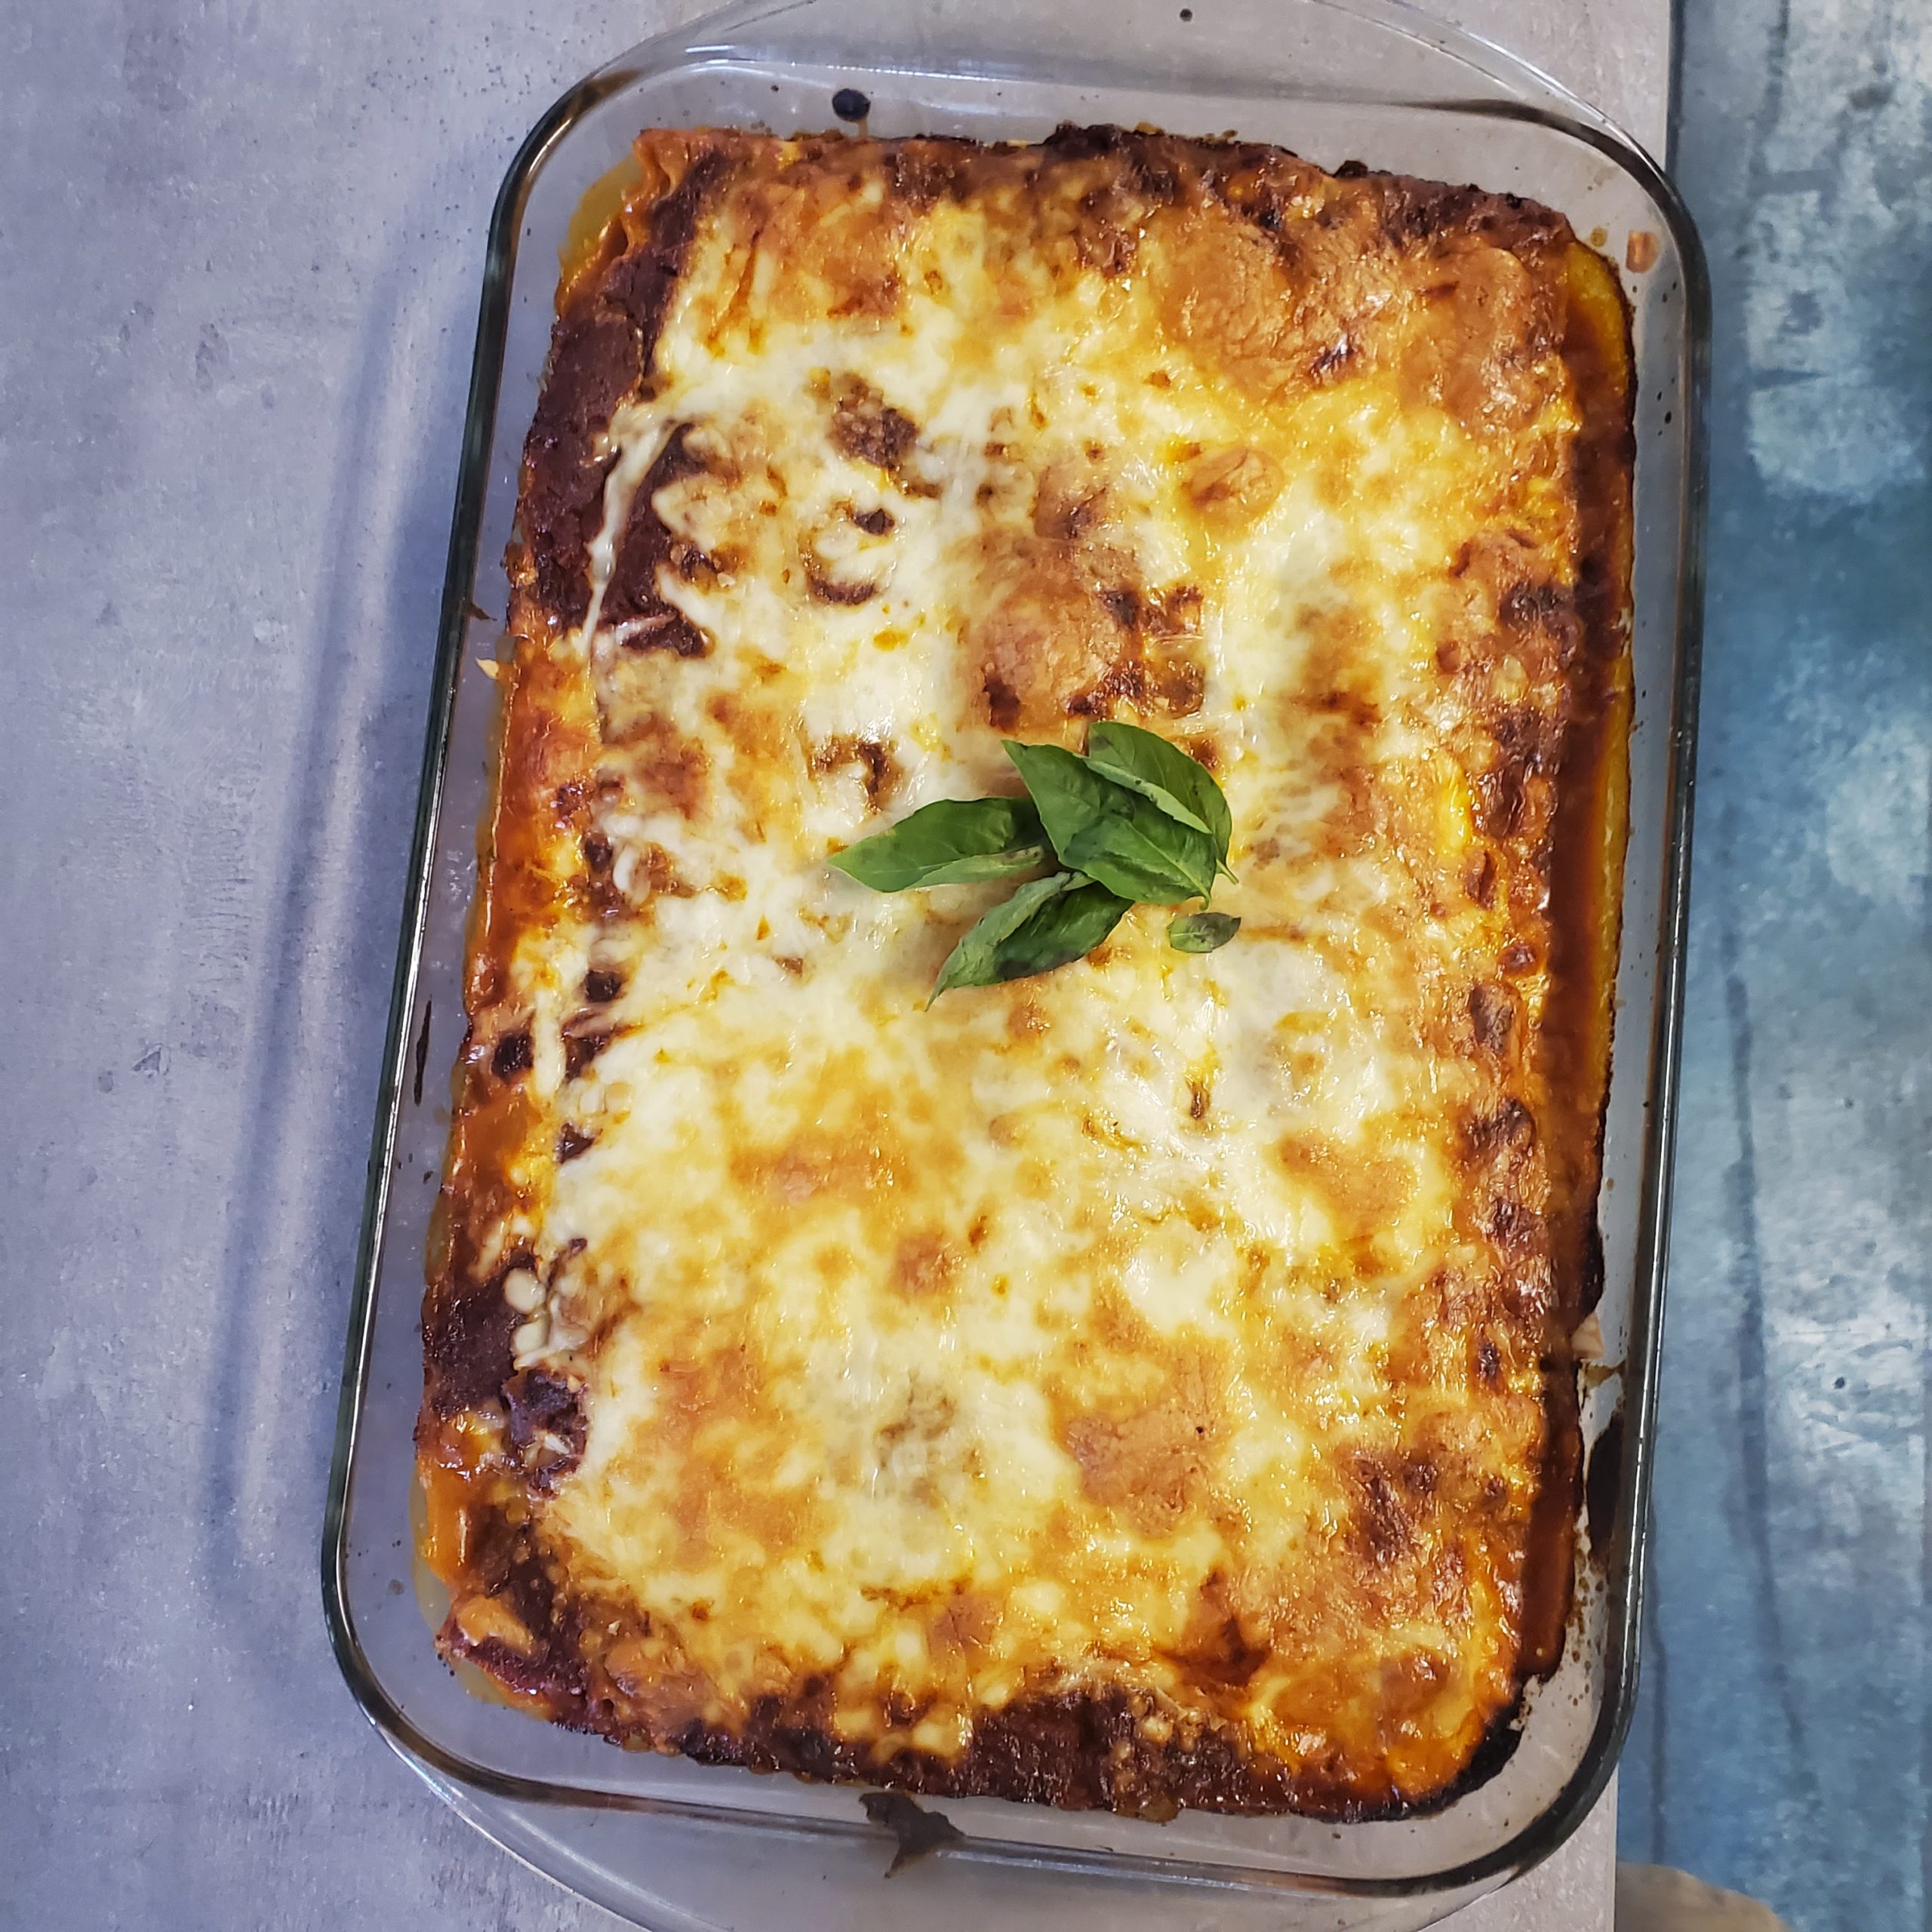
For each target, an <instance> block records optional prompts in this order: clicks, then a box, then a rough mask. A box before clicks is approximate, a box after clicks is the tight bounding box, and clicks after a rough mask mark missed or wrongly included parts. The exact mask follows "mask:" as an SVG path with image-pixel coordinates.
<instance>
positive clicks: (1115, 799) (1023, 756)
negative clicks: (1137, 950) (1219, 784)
mask: <svg viewBox="0 0 1932 1932" xmlns="http://www.w3.org/2000/svg"><path fill="white" fill-rule="evenodd" d="M1006 753H1007V755H1008V757H1009V758H1011V759H1012V761H1013V762H1014V767H1015V768H1017V771H1019V774H1020V777H1021V779H1022V780H1023V781H1024V782H1025V784H1026V789H1027V790H1028V791H1029V792H1031V793H1032V798H1033V802H1034V804H1035V805H1036V806H1038V808H1039V813H1040V822H1041V824H1042V825H1043V826H1044V827H1045V828H1046V834H1047V837H1048V839H1049V840H1050V841H1051V843H1052V845H1053V848H1054V851H1055V853H1056V854H1058V856H1059V858H1060V863H1061V864H1063V866H1067V867H1068V868H1069V869H1071V870H1072V871H1075V872H1084V873H1085V874H1086V875H1087V876H1088V878H1091V879H1094V880H1097V881H1098V882H1099V883H1100V884H1102V885H1104V886H1105V887H1106V888H1107V889H1108V890H1109V891H1110V892H1115V893H1118V894H1119V895H1120V897H1121V898H1123V899H1131V900H1143V901H1145V902H1146V903H1147V904H1149V905H1151V906H1171V905H1173V904H1174V903H1176V902H1177V901H1178V900H1183V899H1195V898H1200V899H1205V898H1206V897H1207V895H1208V894H1209V893H1210V892H1211V891H1213V890H1214V871H1215V860H1214V839H1213V837H1212V836H1211V835H1210V834H1209V833H1207V832H1202V831H1200V830H1198V829H1197V828H1195V826H1189V825H1183V824H1182V823H1180V820H1177V819H1173V818H1170V817H1168V814H1166V813H1165V812H1164V811H1162V810H1161V808H1160V807H1159V806H1158V805H1157V804H1155V803H1154V802H1153V801H1152V800H1151V799H1149V798H1144V797H1143V796H1142V795H1140V793H1139V792H1135V791H1133V790H1131V789H1129V788H1128V787H1127V786H1124V785H1117V784H1115V783H1114V782H1113V781H1112V780H1111V779H1109V778H1105V777H1102V776H1101V775H1100V773H1098V772H1097V771H1094V769H1093V768H1091V766H1090V765H1089V764H1088V762H1087V761H1086V760H1085V759H1084V758H1076V757H1075V755H1073V753H1072V752H1070V751H1067V750H1066V749H1063V747H1062V746H1059V745H1022V744H1017V743H1014V740H1011V739H1010V738H1009V739H1008V740H1006ZM1190 762H1192V761H1190Z"/></svg>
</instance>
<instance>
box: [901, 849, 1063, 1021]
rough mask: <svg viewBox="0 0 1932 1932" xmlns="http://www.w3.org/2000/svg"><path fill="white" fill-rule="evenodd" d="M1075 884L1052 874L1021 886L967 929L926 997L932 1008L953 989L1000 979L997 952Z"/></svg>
mask: <svg viewBox="0 0 1932 1932" xmlns="http://www.w3.org/2000/svg"><path fill="white" fill-rule="evenodd" d="M1077 883H1078V881H1076V880H1075V878H1074V875H1072V873H1071V872H1055V873H1054V875H1053V876H1052V877H1051V878H1036V879H1034V880H1032V881H1030V882H1029V884H1026V885H1023V886H1022V887H1021V888H1020V889H1019V891H1017V892H1016V893H1014V895H1013V897H1011V899H1002V900H1001V901H1000V903H998V905H997V906H994V907H993V908H992V909H991V910H990V911H989V912H987V913H986V915H984V916H983V918H980V920H979V921H978V922H977V924H974V925H973V926H971V927H970V928H968V930H967V931H966V932H965V933H964V934H963V935H962V937H961V939H960V941H959V943H958V945H957V946H955V947H954V948H953V949H952V951H951V952H949V953H948V954H947V955H946V964H944V965H943V966H942V967H941V968H940V969H939V977H938V978H937V980H934V982H933V989H932V991H931V992H930V993H929V994H928V995H927V996H926V1004H928V1006H931V1004H932V1003H933V1001H934V1000H936V999H937V998H939V996H940V994H941V993H943V992H951V991H952V989H953V988H954V987H955V986H994V985H996V984H997V983H998V980H999V979H1000V977H1001V976H1000V973H999V970H998V968H999V949H1000V947H1001V944H1002V943H1004V941H1005V940H1008V938H1010V937H1011V935H1012V934H1014V933H1015V932H1016V931H1018V930H1019V928H1020V927H1021V926H1022V925H1023V924H1025V923H1026V921H1027V920H1028V919H1029V918H1032V915H1034V914H1035V912H1038V910H1039V909H1040V908H1041V906H1044V905H1045V904H1046V903H1048V901H1049V900H1054V899H1057V898H1058V897H1060V894H1062V893H1063V892H1066V891H1068V890H1069V889H1070V888H1072V886H1074V885H1075V884H1077Z"/></svg>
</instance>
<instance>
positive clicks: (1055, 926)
mask: <svg viewBox="0 0 1932 1932" xmlns="http://www.w3.org/2000/svg"><path fill="white" fill-rule="evenodd" d="M1131 903H1133V902H1132V901H1131V900H1126V899H1123V898H1121V896H1120V895H1119V894H1118V893H1115V892H1109V891H1108V890H1107V888H1106V887H1105V886H1104V885H1095V884H1092V883H1091V881H1081V882H1078V883H1076V884H1073V885H1070V886H1069V887H1068V888H1067V889H1066V891H1064V892H1063V893H1062V894H1060V896H1059V897H1057V898H1056V899H1050V900H1048V901H1047V903H1045V904H1044V906H1041V908H1040V909H1039V910H1038V912H1035V913H1034V914H1033V915H1032V917H1031V918H1029V919H1027V920H1026V921H1024V922H1023V924H1020V925H1018V926H1016V927H1015V928H1014V930H1013V931H1011V933H1009V934H1008V935H1007V937H1005V938H1004V939H1003V940H1001V942H1000V943H999V945H998V947H997V948H996V949H995V956H994V968H993V977H995V979H998V980H1025V979H1030V978H1031V977H1032V975H1033V974H1035V973H1051V971H1053V970H1054V968H1055V967H1056V966H1065V965H1066V964H1069V962H1071V961H1073V960H1075V959H1084V958H1086V956H1087V955H1088V953H1090V952H1092V951H1093V949H1094V947H1095V946H1098V945H1099V944H1100V942H1101V940H1103V939H1105V938H1106V936H1107V935H1108V934H1109V933H1110V932H1112V931H1113V929H1114V928H1115V927H1116V926H1117V925H1118V924H1120V922H1121V918H1122V916H1123V915H1124V914H1125V912H1126V911H1127V909H1128V906H1129V905H1131Z"/></svg>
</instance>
